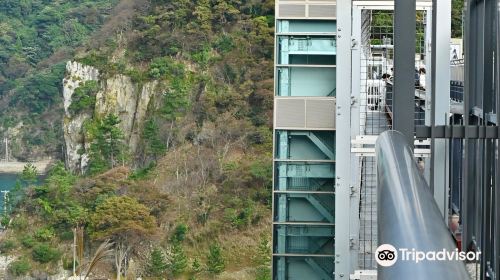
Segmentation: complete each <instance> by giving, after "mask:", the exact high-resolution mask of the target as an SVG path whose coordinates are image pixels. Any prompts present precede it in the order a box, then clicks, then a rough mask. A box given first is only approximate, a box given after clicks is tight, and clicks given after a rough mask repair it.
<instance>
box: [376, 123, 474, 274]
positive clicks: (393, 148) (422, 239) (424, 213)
mask: <svg viewBox="0 0 500 280" xmlns="http://www.w3.org/2000/svg"><path fill="white" fill-rule="evenodd" d="M375 152H376V157H377V172H378V193H377V203H378V205H377V218H378V237H379V240H378V243H379V245H381V244H390V245H392V246H394V247H395V248H396V250H398V252H397V254H398V256H397V259H398V260H397V261H396V263H395V264H394V265H393V266H387V267H383V266H381V265H379V266H378V272H377V273H378V279H384V280H401V279H406V280H410V279H415V280H420V279H440V280H441V279H442V280H446V279H450V280H451V279H453V280H457V279H459V280H460V279H470V277H469V275H468V273H467V271H466V269H465V264H464V263H463V262H462V261H459V260H452V261H450V260H439V261H438V260H436V261H429V260H424V261H422V262H419V263H416V262H414V261H402V257H403V256H402V254H401V249H408V250H410V251H411V250H412V249H415V250H416V251H421V252H429V251H435V252H439V251H443V249H445V250H446V251H447V252H450V253H452V252H457V251H456V249H457V247H456V244H455V243H454V241H453V239H452V237H451V235H450V232H449V230H448V228H447V227H446V224H445V223H444V220H443V216H442V215H441V212H440V210H439V208H438V207H437V204H436V202H435V200H434V197H433V195H432V194H431V191H430V189H429V187H428V185H427V182H426V181H425V179H424V178H423V176H422V174H421V172H420V170H419V168H418V166H417V164H416V162H415V160H414V156H413V153H412V150H411V149H410V146H409V145H408V144H407V141H406V138H405V136H404V135H403V134H402V133H400V132H398V131H386V132H384V133H382V134H381V135H380V136H379V137H378V139H377V142H376V146H375Z"/></svg>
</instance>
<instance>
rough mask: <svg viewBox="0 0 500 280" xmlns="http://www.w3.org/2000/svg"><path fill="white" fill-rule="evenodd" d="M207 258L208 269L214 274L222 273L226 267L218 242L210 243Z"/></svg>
mask: <svg viewBox="0 0 500 280" xmlns="http://www.w3.org/2000/svg"><path fill="white" fill-rule="evenodd" d="M207 259H208V260H207V269H208V271H209V272H211V273H213V274H220V273H221V272H222V271H224V269H225V268H226V264H225V262H224V257H223V256H222V249H221V248H220V246H219V245H218V244H212V245H210V249H209V252H208V256H207Z"/></svg>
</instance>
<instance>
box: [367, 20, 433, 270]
mask: <svg viewBox="0 0 500 280" xmlns="http://www.w3.org/2000/svg"><path fill="white" fill-rule="evenodd" d="M393 16H394V11H388V10H384V11H378V10H364V11H362V22H361V30H362V33H361V50H362V52H361V63H360V65H361V75H360V77H361V81H360V85H361V90H360V130H359V134H360V135H378V134H380V133H382V132H383V131H385V130H389V129H392V111H393V107H392V104H393V102H392V101H393V95H394V92H393V86H392V82H393V76H394V75H397V73H396V72H395V71H394V69H393V65H394V63H393V59H394V48H393V44H394V42H393V41H394V35H393V32H394V28H393ZM425 17H426V14H425V11H418V12H417V28H416V31H415V32H416V37H417V42H416V52H417V53H416V55H415V69H416V71H417V69H420V68H425V63H424V59H425V40H424V38H425V32H424V30H425V20H426V18H425ZM416 73H417V72H416ZM419 80H420V79H419V77H418V76H417V75H416V77H415V123H416V124H424V121H425V111H424V108H425V104H424V102H425V96H426V94H425V82H424V79H422V80H423V84H421V83H420V81H419ZM359 172H360V173H361V182H360V188H361V189H360V196H361V197H360V206H359V211H360V212H359V213H360V217H359V218H360V232H359V258H358V265H359V268H360V269H375V268H376V262H375V259H374V255H373V254H374V252H375V250H376V248H377V171H376V163H375V158H373V157H362V158H361V165H360V170H359Z"/></svg>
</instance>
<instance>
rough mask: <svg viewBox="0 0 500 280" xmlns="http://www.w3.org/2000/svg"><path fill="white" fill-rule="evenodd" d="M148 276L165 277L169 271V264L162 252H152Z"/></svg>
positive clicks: (156, 250)
mask: <svg viewBox="0 0 500 280" xmlns="http://www.w3.org/2000/svg"><path fill="white" fill-rule="evenodd" d="M147 270H148V274H149V276H152V277H162V276H165V273H166V271H167V262H166V260H165V256H164V255H163V253H162V251H161V250H160V249H158V248H155V249H154V250H153V251H151V256H150V258H149V265H148V269H147Z"/></svg>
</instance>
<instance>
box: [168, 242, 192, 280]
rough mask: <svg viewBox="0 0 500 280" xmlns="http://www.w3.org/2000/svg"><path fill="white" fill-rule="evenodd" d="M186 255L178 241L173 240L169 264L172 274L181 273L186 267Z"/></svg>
mask: <svg viewBox="0 0 500 280" xmlns="http://www.w3.org/2000/svg"><path fill="white" fill-rule="evenodd" d="M187 263H188V260H187V257H186V254H185V253H184V248H182V244H181V243H180V242H174V244H173V247H172V261H171V265H170V270H171V271H172V274H173V275H174V276H178V275H180V274H182V273H183V272H184V271H185V270H186V267H187Z"/></svg>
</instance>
